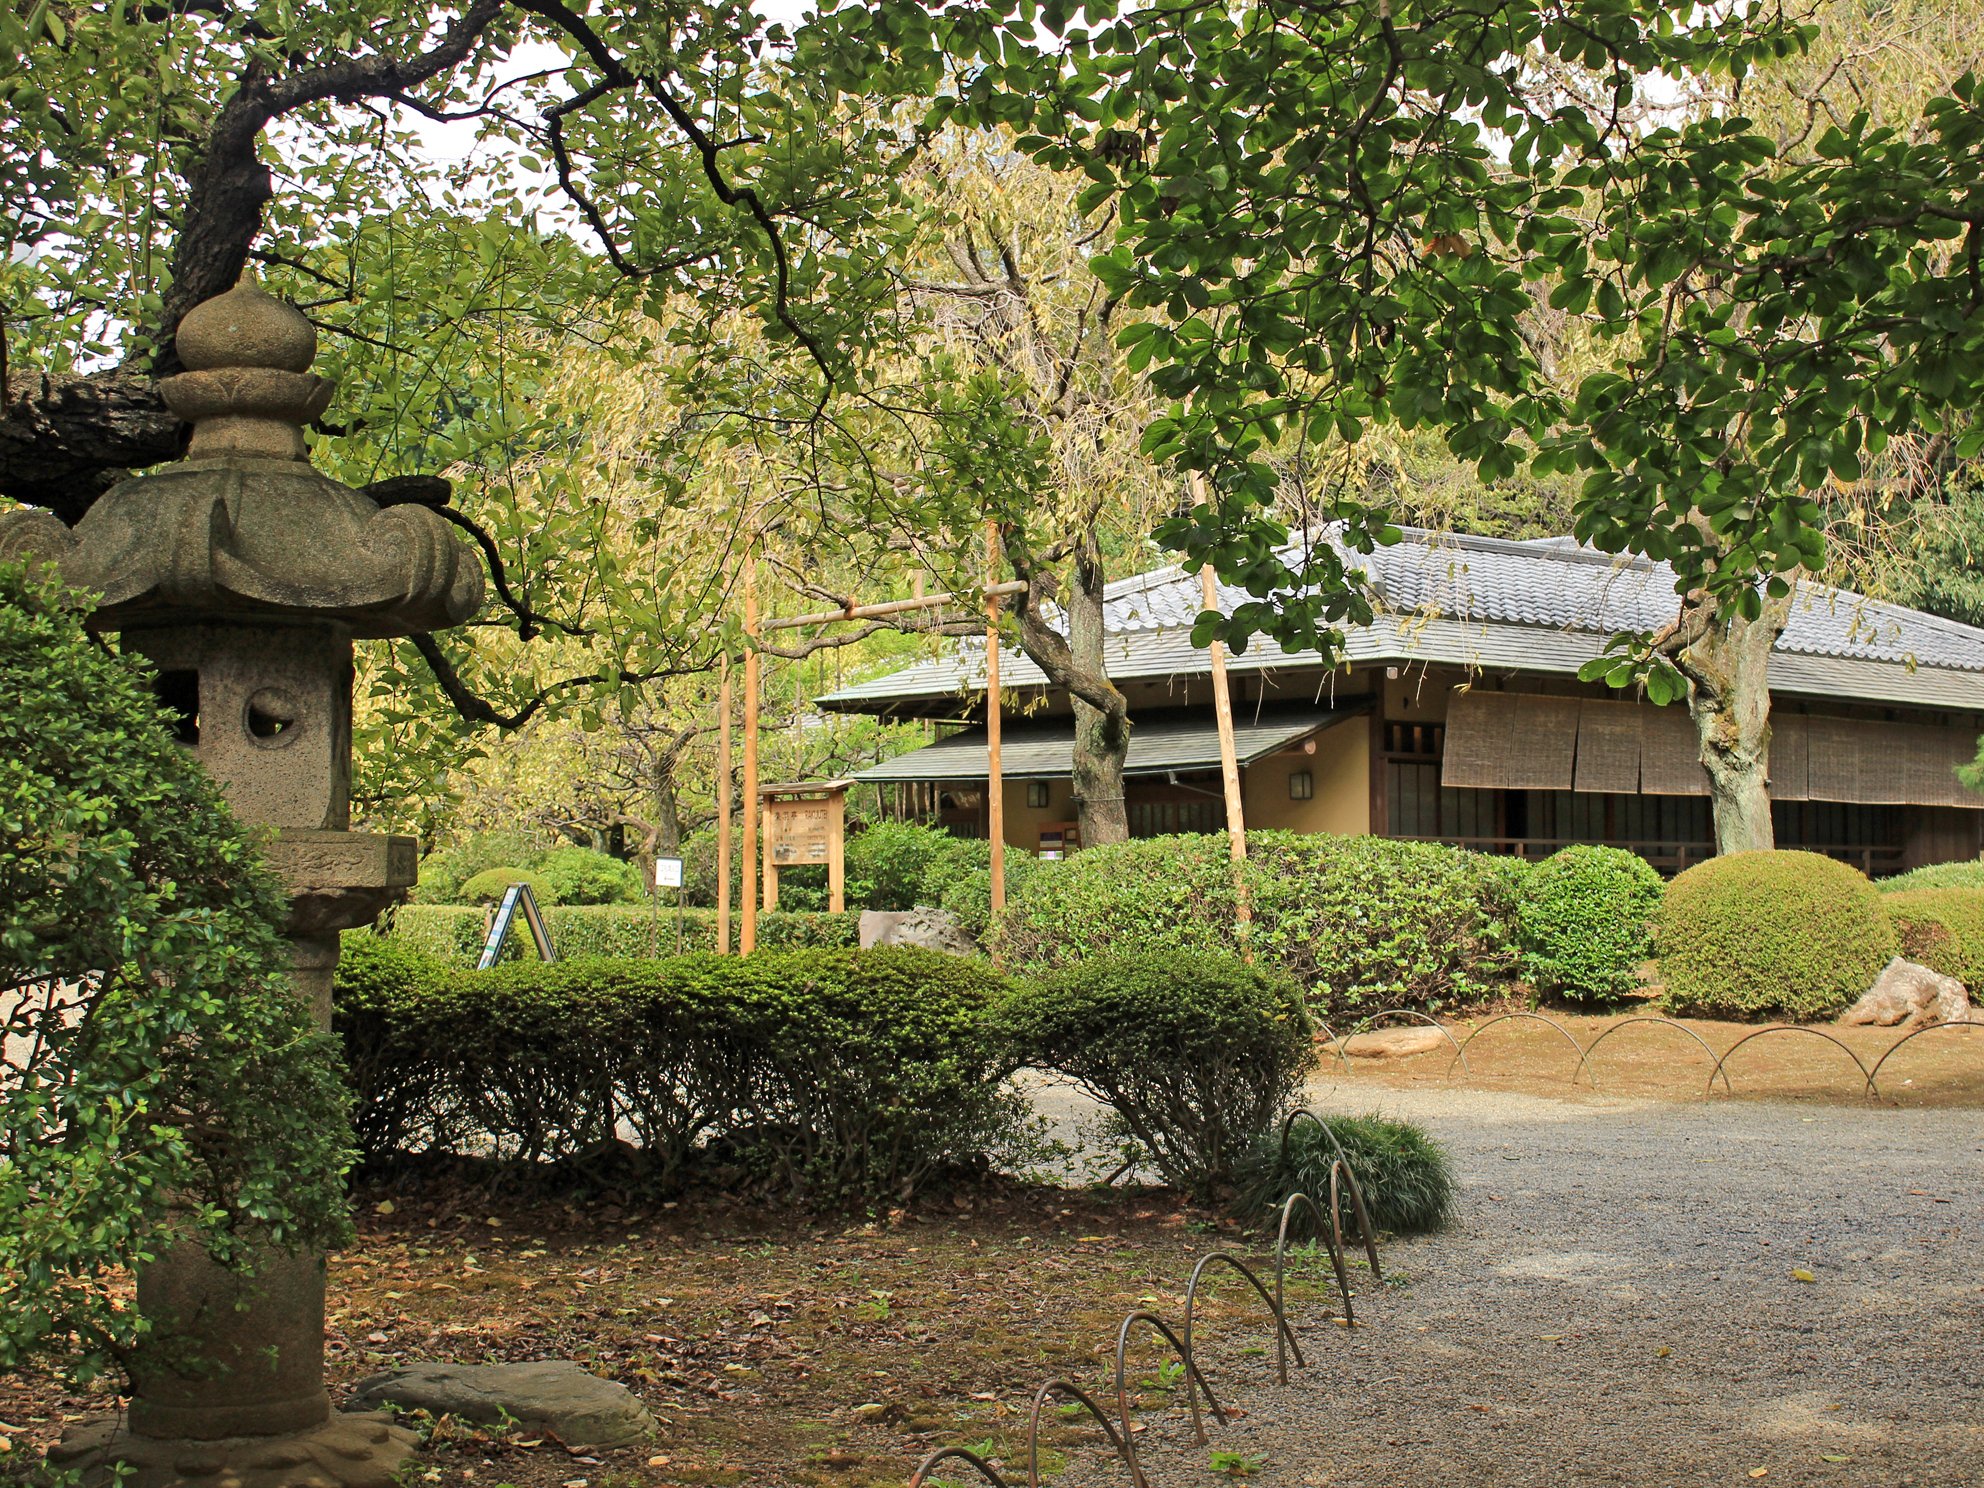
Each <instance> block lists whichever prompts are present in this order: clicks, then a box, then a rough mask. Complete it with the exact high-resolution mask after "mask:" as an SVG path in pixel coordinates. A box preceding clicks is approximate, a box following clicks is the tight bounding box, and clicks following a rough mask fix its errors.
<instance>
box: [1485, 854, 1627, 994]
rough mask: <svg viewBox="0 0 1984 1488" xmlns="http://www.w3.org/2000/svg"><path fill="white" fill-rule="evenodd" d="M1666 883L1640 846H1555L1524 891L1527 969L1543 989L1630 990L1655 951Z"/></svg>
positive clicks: (1521, 909)
mask: <svg viewBox="0 0 1984 1488" xmlns="http://www.w3.org/2000/svg"><path fill="white" fill-rule="evenodd" d="M1662 888H1663V885H1662V883H1661V879H1660V875H1659V874H1658V873H1656V872H1654V871H1653V867H1652V865H1651V864H1649V863H1648V862H1647V861H1646V859H1645V858H1642V857H1641V856H1640V855H1639V854H1638V853H1632V852H1627V851H1625V850H1624V849H1622V848H1617V847H1598V846H1582V845H1581V846H1577V847H1566V848H1564V849H1562V850H1561V851H1558V852H1555V853H1552V854H1551V855H1550V856H1549V857H1547V858H1545V859H1544V860H1543V861H1542V862H1541V863H1538V864H1537V865H1536V866H1535V867H1534V868H1532V869H1530V871H1529V874H1528V876H1527V878H1526V879H1525V880H1524V882H1523V885H1522V889H1521V892H1520V893H1519V894H1517V896H1516V931H1517V935H1518V937H1519V939H1520V941H1521V945H1522V968H1523V975H1524V976H1525V977H1526V978H1527V979H1528V981H1529V983H1530V985H1531V986H1532V987H1534V988H1535V989H1536V990H1537V991H1538V992H1540V993H1552V994H1556V995H1558V996H1562V997H1574V998H1591V999H1596V1000H1601V1001H1604V1000H1610V999H1613V998H1618V997H1623V996H1625V995H1626V994H1627V993H1629V992H1631V991H1632V990H1633V989H1634V988H1635V987H1636V986H1638V985H1639V968H1640V964H1641V963H1642V962H1643V961H1645V960H1646V959H1647V958H1648V957H1649V956H1650V955H1652V954H1653V919H1654V916H1655V915H1657V914H1659V912H1660V900H1661V891H1662Z"/></svg>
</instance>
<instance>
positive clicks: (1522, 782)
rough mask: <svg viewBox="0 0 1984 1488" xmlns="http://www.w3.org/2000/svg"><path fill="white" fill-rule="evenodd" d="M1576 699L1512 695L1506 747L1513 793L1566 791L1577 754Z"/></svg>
mask: <svg viewBox="0 0 1984 1488" xmlns="http://www.w3.org/2000/svg"><path fill="white" fill-rule="evenodd" d="M1583 706H1584V704H1583V703H1582V702H1581V701H1580V700H1579V699H1577V698H1565V697H1543V696H1541V695H1539V694H1537V693H1532V692H1521V693H1517V694H1516V726H1515V734H1514V736H1513V738H1512V739H1511V740H1510V748H1509V786H1510V788H1511V789H1513V790H1569V789H1570V788H1571V774H1572V770H1573V767H1574V765H1575V762H1576V760H1577V753H1578V711H1579V710H1580V709H1581V708H1582V707H1583Z"/></svg>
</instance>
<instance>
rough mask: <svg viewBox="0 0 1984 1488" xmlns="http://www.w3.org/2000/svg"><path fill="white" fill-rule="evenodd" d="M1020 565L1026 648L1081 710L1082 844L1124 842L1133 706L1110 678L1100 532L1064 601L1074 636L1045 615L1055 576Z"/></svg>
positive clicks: (1078, 562)
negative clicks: (1125, 768) (1024, 589)
mask: <svg viewBox="0 0 1984 1488" xmlns="http://www.w3.org/2000/svg"><path fill="white" fill-rule="evenodd" d="M1014 568H1015V571H1016V572H1017V573H1019V575H1020V576H1021V577H1022V578H1024V579H1026V581H1027V583H1028V585H1029V587H1028V590H1027V592H1026V593H1025V594H1024V595H1021V596H1019V597H1018V602H1017V603H1016V604H1015V606H1014V610H1015V613H1016V615H1017V617H1018V619H1019V622H1020V646H1021V648H1022V649H1023V650H1025V652H1026V654H1027V655H1028V656H1029V657H1031V658H1032V659H1033V661H1034V664H1035V665H1037V666H1038V667H1039V668H1040V669H1041V671H1043V672H1045V673H1046V674H1047V680H1048V681H1050V682H1052V683H1053V684H1054V685H1055V686H1056V687H1062V688H1065V689H1067V692H1068V696H1069V697H1070V698H1071V699H1072V700H1073V703H1074V711H1075V759H1074V770H1073V778H1074V794H1075V811H1076V820H1077V821H1078V822H1079V823H1080V825H1081V837H1082V844H1083V845H1084V846H1086V847H1095V846H1098V845H1100V844H1102V843H1105V842H1122V841H1125V840H1127V839H1128V837H1129V835H1130V811H1129V806H1128V804H1127V803H1126V802H1125V801H1124V798H1123V765H1124V762H1125V761H1126V760H1127V759H1128V758H1129V754H1130V705H1129V702H1128V700H1127V699H1125V698H1124V696H1123V694H1122V692H1121V691H1120V690H1119V689H1118V688H1117V686H1116V684H1115V683H1113V682H1111V681H1110V680H1109V668H1108V664H1107V660H1106V658H1105V657H1104V654H1103V639H1104V634H1103V614H1102V598H1103V589H1104V587H1105V586H1106V584H1107V582H1108V578H1107V575H1106V573H1105V572H1104V568H1103V562H1102V552H1101V550H1100V548H1099V547H1098V546H1097V545H1096V542H1095V538H1094V536H1093V534H1090V535H1088V536H1086V537H1085V538H1084V539H1083V540H1082V541H1081V542H1080V543H1078V544H1077V545H1076V547H1075V562H1074V584H1073V585H1072V586H1071V588H1070V591H1069V593H1068V595H1067V597H1066V600H1065V602H1064V603H1063V606H1062V608H1063V611H1064V613H1065V614H1066V615H1067V617H1068V634H1067V637H1066V638H1065V639H1064V638H1063V637H1062V636H1061V634H1060V632H1059V631H1057V630H1055V629H1054V628H1053V627H1052V626H1050V625H1048V624H1047V623H1046V621H1045V620H1043V619H1042V618H1041V611H1042V608H1043V607H1044V606H1045V604H1046V603H1047V602H1048V600H1049V599H1050V598H1051V597H1052V582H1053V581H1052V579H1051V577H1050V576H1048V575H1047V574H1044V573H1041V572H1038V571H1036V570H1034V569H1033V567H1032V565H1031V563H1030V562H1027V561H1026V560H1025V559H1024V557H1022V556H1019V555H1015V561H1014Z"/></svg>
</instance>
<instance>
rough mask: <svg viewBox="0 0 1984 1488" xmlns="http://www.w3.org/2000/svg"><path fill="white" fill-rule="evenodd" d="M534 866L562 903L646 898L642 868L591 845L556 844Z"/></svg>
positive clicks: (634, 900)
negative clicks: (562, 845)
mask: <svg viewBox="0 0 1984 1488" xmlns="http://www.w3.org/2000/svg"><path fill="white" fill-rule="evenodd" d="M532 869H533V871H534V872H536V873H537V875H538V876H539V877H540V878H542V879H543V880H544V881H545V882H546V883H548V884H550V885H551V892H552V893H553V894H554V895H556V896H557V902H558V903H560V904H639V903H641V902H642V901H643V900H645V899H646V898H647V893H646V890H645V888H644V886H643V885H642V883H641V870H640V869H638V868H636V867H635V866H634V865H633V864H632V863H629V862H626V861H625V860H624V859H621V858H616V857H614V856H613V855H612V854H611V853H603V852H595V851H594V850H593V849H592V848H590V847H554V848H553V849H552V850H551V851H550V852H548V853H546V854H544V856H543V857H541V858H539V859H538V860H537V862H536V863H534V864H532Z"/></svg>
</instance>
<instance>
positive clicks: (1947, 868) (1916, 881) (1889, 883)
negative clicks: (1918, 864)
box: [1874, 858, 1984, 894]
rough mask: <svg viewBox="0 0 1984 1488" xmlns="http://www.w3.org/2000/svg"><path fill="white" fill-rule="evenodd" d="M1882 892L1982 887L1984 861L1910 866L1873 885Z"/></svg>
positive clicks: (1973, 860) (1983, 881)
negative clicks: (1924, 866)
mask: <svg viewBox="0 0 1984 1488" xmlns="http://www.w3.org/2000/svg"><path fill="white" fill-rule="evenodd" d="M1874 887H1875V888H1877V889H1879V890H1880V891H1881V892H1882V893H1883V894H1907V893H1912V892H1913V891H1914V890H1916V889H1984V862H1979V861H1978V860H1977V859H1975V858H1973V859H1970V860H1969V861H1967V862H1962V863H1931V864H1930V865H1929V866H1928V867H1926V868H1911V869H1910V870H1909V871H1908V872H1906V873H1897V874H1896V875H1895V876H1894V877H1893V878H1884V879H1881V880H1880V881H1879V882H1877V883H1876V884H1875V885H1874Z"/></svg>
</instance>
